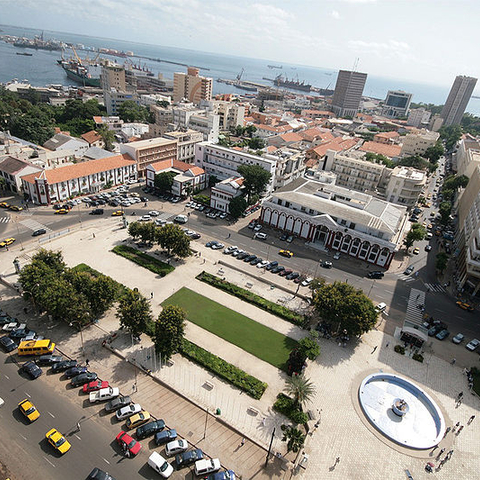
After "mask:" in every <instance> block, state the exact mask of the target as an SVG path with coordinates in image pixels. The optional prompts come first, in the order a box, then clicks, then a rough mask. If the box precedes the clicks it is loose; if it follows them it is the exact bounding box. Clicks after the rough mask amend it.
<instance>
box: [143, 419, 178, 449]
mask: <svg viewBox="0 0 480 480" xmlns="http://www.w3.org/2000/svg"><path fill="white" fill-rule="evenodd" d="M152 423H154V422H152ZM147 425H150V424H149V423H147ZM147 425H143V426H142V427H140V428H144V427H146V426H147ZM137 432H138V429H137ZM137 438H140V437H138V433H137ZM176 438H177V431H176V430H175V429H174V428H171V429H170V430H163V431H161V432H158V433H156V434H155V444H156V445H163V444H165V443H168V442H171V441H172V440H175V439H176Z"/></svg>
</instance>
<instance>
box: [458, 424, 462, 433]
mask: <svg viewBox="0 0 480 480" xmlns="http://www.w3.org/2000/svg"><path fill="white" fill-rule="evenodd" d="M462 430H463V425H460V428H459V429H458V432H457V435H458V434H459V433H460V432H461V431H462Z"/></svg>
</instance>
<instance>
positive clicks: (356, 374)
mask: <svg viewBox="0 0 480 480" xmlns="http://www.w3.org/2000/svg"><path fill="white" fill-rule="evenodd" d="M98 225H99V226H98V228H95V227H93V228H90V229H88V230H86V231H77V232H75V233H72V234H71V235H69V236H66V237H62V238H58V239H56V240H54V241H53V242H51V243H49V244H47V245H45V247H46V248H52V249H62V251H63V253H64V257H65V260H66V262H67V264H68V265H71V266H73V265H76V264H78V263H80V262H84V263H87V264H89V265H90V266H91V267H93V268H95V269H97V270H99V271H101V272H103V273H105V274H107V275H110V276H111V277H112V278H114V279H115V280H117V281H119V282H122V283H124V284H125V285H127V286H129V287H138V288H139V289H140V291H141V292H142V293H143V294H144V295H145V296H147V297H150V293H151V292H153V293H154V298H153V301H152V309H153V311H154V314H155V315H157V314H158V313H159V312H160V306H159V304H160V303H161V302H162V301H163V300H164V299H165V298H168V297H169V296H170V295H171V294H172V293H174V292H175V291H177V290H178V289H179V288H181V287H182V286H188V288H190V289H192V290H194V291H195V292H197V293H200V294H202V295H205V296H207V297H210V298H213V299H214V300H215V301H216V302H218V303H220V304H223V305H225V306H227V307H228V308H231V309H233V310H235V311H238V312H240V313H242V314H244V315H246V316H248V317H250V318H252V319H254V320H256V321H258V322H261V323H263V324H265V325H268V326H269V327H270V328H272V329H274V330H277V331H279V332H281V333H283V334H285V335H288V336H290V337H292V338H294V339H296V340H298V339H300V338H302V337H303V336H305V332H304V331H302V330H301V329H299V328H298V327H295V326H293V325H292V324H289V323H288V322H285V321H283V320H281V319H279V318H278V317H275V316H273V315H270V314H268V313H266V312H264V311H263V310H260V309H258V308H256V307H254V306H252V305H250V304H246V303H244V302H242V301H240V300H239V299H237V298H235V297H233V296H231V295H229V294H227V293H225V292H221V291H219V290H217V289H215V288H213V287H211V286H209V285H206V284H204V283H202V282H199V281H197V280H193V279H194V277H195V275H197V274H198V273H199V272H201V271H202V270H206V271H208V272H210V273H214V274H218V270H219V268H220V267H219V265H217V264H216V262H217V261H218V260H219V259H222V260H225V258H224V257H225V256H223V258H222V256H221V254H219V253H218V252H212V251H211V250H208V249H206V248H205V247H204V246H203V245H201V244H194V247H195V248H197V247H198V250H199V251H200V252H201V257H194V258H190V259H188V260H186V261H185V262H184V263H183V262H182V265H177V269H176V270H175V271H174V272H173V273H171V274H169V275H168V276H167V277H165V278H163V279H160V278H158V276H156V275H155V274H153V273H151V272H148V271H147V270H145V269H143V268H141V267H138V266H136V265H134V264H133V263H131V262H129V261H128V260H126V259H123V258H121V257H118V256H116V255H114V254H112V253H110V252H108V251H109V250H110V249H111V247H112V246H113V245H114V244H116V243H119V242H121V241H123V240H124V239H125V238H126V236H127V234H126V231H125V230H123V229H119V228H118V226H117V223H116V222H114V221H108V223H107V222H102V223H101V224H98ZM100 225H101V227H100ZM93 233H95V238H93V235H92V234H93ZM107 252H108V253H107ZM24 253H25V254H27V256H24V257H20V260H21V262H22V263H25V262H26V261H27V260H28V256H30V255H31V254H32V252H29V250H28V248H27V250H25V252H24ZM17 255H19V252H18V250H16V251H10V252H3V254H2V257H1V262H2V264H1V265H2V266H1V270H2V272H1V273H2V274H11V273H12V263H11V262H12V261H13V258H14V257H15V256H17ZM221 268H222V271H223V276H224V277H226V279H227V280H229V281H232V282H233V283H237V284H239V285H242V286H245V284H246V283H249V284H252V285H251V288H252V290H253V291H255V292H256V293H259V294H261V295H263V296H265V297H266V298H269V299H271V300H273V301H277V300H279V299H281V300H282V301H286V300H287V298H288V295H287V294H286V292H284V291H281V290H280V289H277V288H274V289H270V288H268V287H266V286H265V285H264V284H263V283H261V282H260V281H256V280H252V278H251V277H249V276H246V275H245V274H242V273H239V272H237V271H235V270H231V269H229V268H228V267H225V266H222V267H221ZM7 280H8V281H15V275H9V276H8V277H7ZM276 280H277V279H276ZM278 281H280V279H278ZM285 285H287V284H285ZM291 302H292V305H293V304H295V307H296V308H300V307H301V306H302V305H301V303H300V301H299V300H297V299H296V300H292V301H291ZM295 302H296V303H295ZM116 322H117V321H116V320H115V318H114V317H113V316H111V317H110V318H109V319H107V320H102V321H101V322H100V325H99V326H100V327H101V328H102V329H104V330H106V331H115V330H116V328H117V327H118V324H117V323H116ZM387 322H388V319H387ZM100 333H101V335H100ZM104 335H105V333H104V332H101V331H100V330H99V328H98V327H90V328H89V329H88V330H87V331H85V333H84V336H85V337H86V339H88V338H91V339H92V341H93V343H90V342H89V341H88V340H85V342H86V345H87V347H86V348H92V345H98V342H95V341H94V339H96V338H99V337H104ZM89 336H91V337H89ZM187 338H188V339H189V340H192V341H193V342H195V343H197V344H198V345H200V346H202V347H204V348H206V349H208V350H210V351H211V352H212V353H215V354H217V355H218V356H220V357H222V358H224V359H225V360H227V361H229V362H231V363H233V364H235V365H237V366H239V367H240V368H242V369H244V370H245V371H247V372H248V373H250V374H252V375H255V376H256V377H258V378H259V379H261V380H263V381H266V382H267V383H268V385H269V388H268V389H267V391H266V392H265V394H264V396H263V397H262V399H261V400H259V401H256V400H253V399H251V398H250V397H248V396H246V395H245V394H242V393H240V392H239V391H238V390H236V389H234V388H232V387H230V386H229V385H228V384H226V383H224V382H222V381H221V380H219V379H216V378H214V377H213V376H212V375H211V374H210V373H208V372H206V371H205V370H203V369H201V368H199V367H197V366H194V365H192V364H191V363H190V362H188V361H186V360H185V359H183V358H182V357H180V356H179V355H176V356H175V357H174V362H175V363H174V364H173V365H172V366H170V367H164V368H162V369H160V370H155V367H158V365H156V364H154V363H153V359H152V356H151V355H150V354H149V351H150V350H149V348H150V347H151V344H150V342H149V341H148V340H147V339H143V340H142V342H141V344H139V345H132V344H131V343H130V342H128V339H127V338H125V337H122V336H119V337H118V340H115V341H114V342H113V346H114V347H115V348H118V350H119V351H121V352H122V354H123V355H125V356H126V357H128V358H136V359H137V361H138V362H139V363H141V364H143V365H145V366H147V368H149V369H151V370H154V371H153V374H155V375H158V376H159V377H160V378H161V379H162V380H163V381H165V382H166V383H167V384H169V385H170V386H172V387H173V388H175V389H176V390H178V391H179V392H181V393H182V394H183V395H185V396H188V397H189V398H191V399H192V400H194V401H195V402H197V403H199V404H200V405H201V406H202V407H204V408H209V409H210V410H211V409H214V408H217V407H218V408H220V409H221V411H222V414H221V418H222V419H224V420H225V421H226V422H228V423H229V424H231V425H232V426H233V427H234V428H235V429H237V430H238V433H237V434H236V435H237V437H236V438H235V441H236V440H237V439H239V438H241V435H245V436H246V437H248V438H251V439H252V440H253V441H254V442H258V444H259V445H261V446H263V447H268V442H269V439H270V435H271V432H272V429H273V427H276V431H277V435H276V439H275V441H274V447H273V448H274V450H275V451H279V452H284V451H285V450H284V444H283V443H282V442H281V441H280V436H279V430H280V429H279V426H280V425H281V424H282V423H283V421H284V420H283V419H282V418H281V417H280V416H279V415H276V414H275V413H274V412H272V410H271V405H272V403H273V401H274V398H275V396H276V395H277V393H278V392H280V391H282V389H283V387H284V381H285V378H286V377H285V374H283V373H282V372H279V371H278V370H277V369H275V368H274V367H272V366H271V365H269V364H267V363H265V362H262V361H260V360H258V359H257V358H255V357H253V356H251V355H249V354H246V353H245V352H244V351H242V350H240V349H238V348H237V347H234V346H232V345H231V344H228V343H227V342H224V341H223V340H221V339H219V338H218V337H216V336H214V335H212V334H211V333H209V332H206V331H204V330H203V329H201V328H199V327H197V326H195V325H192V324H190V323H189V324H188V327H187ZM65 343H66V344H67V345H68V348H70V349H72V350H73V349H76V350H79V348H80V342H79V338H78V335H77V336H75V337H73V338H72V339H70V340H69V341H68V343H67V340H65ZM387 344H388V346H387ZM320 345H321V349H322V351H321V355H320V357H319V359H318V361H316V362H314V363H312V362H310V364H309V367H308V368H307V372H306V375H307V377H309V378H310V379H311V380H312V381H313V382H314V383H315V385H316V387H317V395H316V397H315V398H314V400H313V402H312V403H311V404H310V405H308V406H307V408H308V409H309V410H311V411H313V412H315V414H316V415H318V418H319V423H320V425H319V427H318V428H317V429H315V431H314V433H313V435H311V436H309V438H308V442H307V445H306V447H305V452H306V453H307V454H308V455H309V460H308V462H307V463H306V469H295V470H294V472H293V474H294V475H301V474H303V475H304V476H305V477H307V478H315V479H323V478H338V479H354V478H361V479H363V478H365V479H386V478H388V479H397V478H398V479H403V478H406V474H405V469H408V470H409V471H410V472H411V474H412V475H413V478H415V479H417V478H426V477H427V475H428V474H427V473H426V472H425V471H424V466H425V463H426V461H428V460H427V459H428V458H433V459H434V460H433V462H434V463H435V464H437V463H438V462H436V461H435V454H436V452H434V454H433V455H432V456H429V452H426V454H424V455H423V456H422V455H419V454H413V453H412V452H411V451H407V450H404V449H403V450H402V449H401V448H395V447H394V446H392V444H391V443H390V442H388V441H387V440H385V439H383V437H381V436H380V435H378V434H376V433H375V432H373V431H372V429H371V427H370V426H369V425H367V424H366V422H365V421H364V420H363V419H362V418H361V413H360V412H359V410H358V407H357V405H356V402H355V397H356V392H355V388H354V387H355V385H357V382H358V379H359V378H360V377H362V376H364V375H366V374H368V373H371V372H372V371H385V372H396V373H398V374H401V375H404V376H406V377H409V378H411V379H412V380H413V381H415V382H416V383H418V384H419V385H420V386H422V387H424V388H425V389H426V390H427V392H429V393H430V394H431V395H432V396H433V397H434V398H435V399H436V400H437V402H438V404H439V406H440V407H441V408H442V410H443V412H444V415H445V418H446V420H447V425H450V426H451V425H453V424H455V423H456V422H457V421H459V422H460V423H462V424H463V425H465V423H466V421H467V420H468V418H469V417H470V416H471V415H473V414H477V416H478V410H479V409H480V408H479V407H480V400H479V399H478V398H477V397H476V396H473V395H471V394H470V393H469V392H468V388H467V382H466V378H465V376H464V375H462V369H461V368H460V367H457V366H456V365H455V366H452V365H450V364H449V363H448V362H446V361H444V360H441V359H439V358H437V357H436V356H435V355H427V357H426V361H425V363H424V364H420V363H418V362H415V361H413V360H412V359H411V358H409V357H407V356H400V355H399V354H397V353H395V352H394V350H393V346H394V345H395V340H394V339H393V337H391V336H389V335H387V334H385V333H384V332H382V331H379V330H374V331H372V332H370V333H369V334H367V335H365V336H363V337H362V339H361V340H360V341H359V342H358V343H353V342H352V343H351V344H349V345H347V347H346V348H343V347H340V346H338V345H337V344H336V342H335V341H333V340H329V341H328V340H324V339H320ZM142 347H143V348H142ZM374 347H377V349H376V350H375V351H374ZM94 348H95V347H94ZM100 350H101V349H100ZM92 353H93V352H92ZM96 354H97V356H98V360H97V358H94V362H96V361H98V362H100V361H103V362H105V369H106V368H107V367H108V365H109V363H108V362H109V360H107V358H108V355H107V354H105V353H104V352H103V351H102V353H101V354H100V352H96ZM90 360H91V363H92V358H90ZM472 361H478V356H477V355H472ZM93 364H94V365H95V363H93ZM152 367H153V368H152ZM107 375H108V374H107ZM146 378H148V377H146ZM142 381H144V382H145V380H142ZM205 381H208V382H209V383H211V384H212V385H213V389H210V388H205V386H206V384H205ZM148 385H150V384H148ZM146 386H147V385H145V387H146ZM143 391H144V388H142V389H141V390H139V392H138V394H139V395H141V394H142V392H143ZM460 391H463V392H464V393H465V395H464V402H463V403H462V405H461V406H460V407H459V408H455V401H454V399H455V397H456V396H457V395H458V393H459V392H460ZM142 401H143V400H142ZM151 401H153V398H152V399H151ZM250 407H254V408H255V409H256V410H258V412H259V413H258V415H256V416H255V415H253V413H254V412H253V411H252V410H251V409H250ZM159 410H160V415H162V412H161V408H160V409H159ZM264 417H265V418H266V425H265V426H263V424H262V419H263V418H264ZM479 433H480V418H477V419H476V420H475V421H474V422H473V423H472V424H471V425H470V426H466V427H465V428H464V429H463V431H462V432H461V434H460V435H458V436H453V435H452V434H451V433H450V434H448V435H447V438H446V439H445V440H444V442H445V444H446V448H447V451H448V449H449V448H450V445H452V444H453V448H454V454H453V457H452V459H451V460H450V461H448V462H447V463H446V464H445V465H444V467H443V468H442V469H441V470H440V471H438V472H437V473H436V474H435V476H436V478H446V479H447V478H455V479H472V478H477V477H478V466H479V465H480V435H479ZM195 435H199V433H198V432H196V433H195ZM233 443H235V442H233ZM233 443H232V444H233ZM255 445H256V443H252V444H251V446H250V447H249V448H250V449H251V450H250V451H251V453H252V462H251V463H248V469H247V468H246V467H245V469H242V466H241V465H242V462H241V461H240V462H239V461H238V455H240V454H241V456H245V455H246V453H245V450H244V451H243V453H242V452H240V454H239V453H238V451H236V452H234V451H233V452H232V453H230V457H231V458H230V459H231V460H232V462H231V463H233V464H235V465H240V467H239V470H238V471H239V473H243V478H254V477H255V478H260V476H262V475H260V476H259V471H258V469H255V465H256V464H258V463H259V462H260V463H261V461H260V460H259V458H260V455H259V454H258V456H257V453H255V448H256V447H255ZM441 446H442V445H441ZM227 451H228V450H227ZM258 451H261V449H260V448H259V449H258ZM437 451H438V450H437ZM228 456H229V454H228V453H226V455H224V458H222V461H223V462H224V463H226V464H227V465H228V464H229V460H230V459H228ZM236 457H237V458H236ZM337 457H339V458H340V460H339V462H338V463H337V464H335V459H336V458H337ZM245 465H247V462H245ZM273 475H275V476H277V475H278V476H280V475H282V476H284V475H289V473H287V474H286V473H285V472H283V471H280V470H275V472H274V473H273Z"/></svg>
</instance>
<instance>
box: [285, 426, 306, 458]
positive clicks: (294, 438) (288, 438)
mask: <svg viewBox="0 0 480 480" xmlns="http://www.w3.org/2000/svg"><path fill="white" fill-rule="evenodd" d="M280 428H281V429H282V432H283V437H282V442H287V452H294V453H297V452H298V451H299V450H300V449H301V448H303V445H304V444H305V435H304V434H303V433H302V432H301V431H300V430H298V428H295V427H292V426H291V425H282V426H281V427H280Z"/></svg>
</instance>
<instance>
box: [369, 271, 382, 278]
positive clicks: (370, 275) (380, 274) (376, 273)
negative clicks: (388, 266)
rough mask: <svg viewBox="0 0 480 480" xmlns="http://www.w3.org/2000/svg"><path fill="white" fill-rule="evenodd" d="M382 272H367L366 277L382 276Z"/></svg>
mask: <svg viewBox="0 0 480 480" xmlns="http://www.w3.org/2000/svg"><path fill="white" fill-rule="evenodd" d="M384 275H385V274H384V273H383V272H379V271H376V272H369V273H368V275H367V277H368V278H376V279H377V278H383V277H384Z"/></svg>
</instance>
